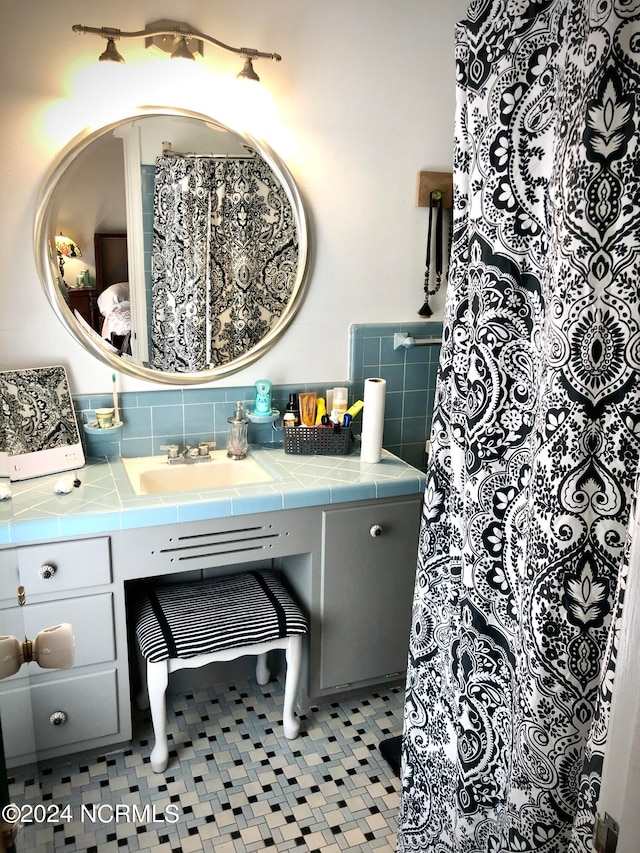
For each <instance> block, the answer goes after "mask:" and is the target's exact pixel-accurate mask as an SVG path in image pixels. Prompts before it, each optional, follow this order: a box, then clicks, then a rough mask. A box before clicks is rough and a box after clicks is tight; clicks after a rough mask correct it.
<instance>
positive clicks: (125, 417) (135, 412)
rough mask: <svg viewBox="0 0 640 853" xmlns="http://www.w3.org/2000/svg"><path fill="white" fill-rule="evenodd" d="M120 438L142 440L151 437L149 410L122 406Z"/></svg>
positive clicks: (147, 407)
mask: <svg viewBox="0 0 640 853" xmlns="http://www.w3.org/2000/svg"><path fill="white" fill-rule="evenodd" d="M121 411H122V423H123V426H122V437H123V438H142V437H143V436H144V437H148V438H150V437H151V408H150V407H149V406H142V407H138V408H125V407H124V405H123V406H122V409H121Z"/></svg>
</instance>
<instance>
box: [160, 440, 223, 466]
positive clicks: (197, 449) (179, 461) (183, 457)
mask: <svg viewBox="0 0 640 853" xmlns="http://www.w3.org/2000/svg"><path fill="white" fill-rule="evenodd" d="M215 447H216V443H215V441H200V442H199V443H198V444H197V445H191V444H188V445H187V446H186V447H185V449H184V450H183V451H182V453H180V447H179V446H178V445H177V444H161V445H160V450H166V451H167V463H168V464H169V465H193V464H196V463H198V462H211V451H212V450H215Z"/></svg>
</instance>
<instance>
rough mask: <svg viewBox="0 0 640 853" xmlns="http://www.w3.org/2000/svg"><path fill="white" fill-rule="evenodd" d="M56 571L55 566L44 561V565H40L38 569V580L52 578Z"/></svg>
mask: <svg viewBox="0 0 640 853" xmlns="http://www.w3.org/2000/svg"><path fill="white" fill-rule="evenodd" d="M55 573H56V567H55V566H48V565H47V564H46V563H45V565H44V566H40V568H39V569H38V577H39V578H40V580H43V581H48V580H49V578H52V577H53V576H54V575H55Z"/></svg>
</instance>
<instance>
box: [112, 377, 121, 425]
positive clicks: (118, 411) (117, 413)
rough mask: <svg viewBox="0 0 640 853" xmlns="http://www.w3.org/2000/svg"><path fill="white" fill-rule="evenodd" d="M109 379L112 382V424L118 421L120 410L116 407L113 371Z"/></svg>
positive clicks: (116, 397)
mask: <svg viewBox="0 0 640 853" xmlns="http://www.w3.org/2000/svg"><path fill="white" fill-rule="evenodd" d="M111 381H112V383H113V422H114V424H119V423H120V410H119V409H118V392H117V390H116V375H115V373H112V374H111Z"/></svg>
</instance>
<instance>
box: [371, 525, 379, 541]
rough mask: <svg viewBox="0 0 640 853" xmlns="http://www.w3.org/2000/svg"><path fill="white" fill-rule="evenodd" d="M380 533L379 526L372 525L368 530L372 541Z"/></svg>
mask: <svg viewBox="0 0 640 853" xmlns="http://www.w3.org/2000/svg"><path fill="white" fill-rule="evenodd" d="M381 533H382V526H381V525H380V524H372V525H371V527H370V528H369V535H370V536H373V537H374V539H375V537H376V536H380V534H381Z"/></svg>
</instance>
